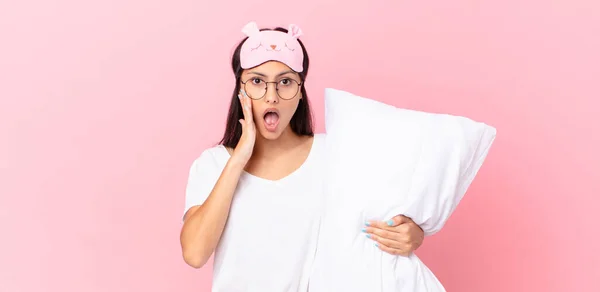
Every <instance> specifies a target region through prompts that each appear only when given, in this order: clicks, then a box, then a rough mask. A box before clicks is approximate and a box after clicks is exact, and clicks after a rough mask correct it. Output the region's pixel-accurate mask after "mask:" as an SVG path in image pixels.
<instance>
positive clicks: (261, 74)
mask: <svg viewBox="0 0 600 292" xmlns="http://www.w3.org/2000/svg"><path fill="white" fill-rule="evenodd" d="M289 73H296V72H294V71H292V70H288V71H284V72H281V73H279V74H277V76H275V77H279V76H283V75H285V74H289ZM248 74H255V75H258V76H262V77H267V75H266V74H263V73H260V72H256V71H250V72H248Z"/></svg>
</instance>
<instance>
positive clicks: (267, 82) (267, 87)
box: [241, 77, 304, 100]
mask: <svg viewBox="0 0 600 292" xmlns="http://www.w3.org/2000/svg"><path fill="white" fill-rule="evenodd" d="M253 79H256V77H252V78H250V79H248V80H246V81H241V82H242V84H243V85H244V91H245V92H246V94H247V95H248V97H250V98H251V99H253V100H260V99H261V98H263V97H265V95H266V94H267V91H269V83H275V92H277V96H279V98H281V99H283V100H292V99H294V98H295V97H296V96H297V95H298V92H300V89H301V88H302V85H303V84H304V83H303V82H298V81H296V80H295V79H292V78H286V79H288V80H290V81H293V82H295V83H296V84H298V90H297V91H296V93H295V94H294V95H293V96H292V97H291V98H283V97H281V95H280V94H279V88H278V85H279V82H280V81H281V80H279V81H264V80H262V79H261V81H262V82H264V83H265V93H263V95H262V96H261V97H259V98H254V97H252V96H250V94H248V90H246V83H248V81H250V80H253Z"/></svg>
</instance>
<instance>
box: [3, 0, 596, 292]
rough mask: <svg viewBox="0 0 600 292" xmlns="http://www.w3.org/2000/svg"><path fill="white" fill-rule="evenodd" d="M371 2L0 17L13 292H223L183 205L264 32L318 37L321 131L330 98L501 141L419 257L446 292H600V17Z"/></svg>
mask: <svg viewBox="0 0 600 292" xmlns="http://www.w3.org/2000/svg"><path fill="white" fill-rule="evenodd" d="M201 2H204V3H201ZM367 2H368V1H351V2H349V1H332V0H327V1H323V0H318V1H317V0H315V1H300V2H297V3H295V4H294V3H283V4H278V3H277V2H274V1H238V3H235V4H232V3H230V1H223V2H217V1H210V2H208V1H166V0H162V1H160V0H151V1H74V0H73V1H68V0H60V1H2V2H1V4H0V97H1V99H0V179H1V183H0V232H1V234H2V237H1V239H0V247H1V248H0V291H10V292H13V291H23V292H33V291H36V292H37V291H49V292H58V291H90V292H96V291H98V292H99V291H113V292H120V291H208V287H209V285H210V269H209V268H204V269H202V270H200V271H198V270H193V269H191V268H188V267H187V266H185V264H184V263H183V260H182V259H181V256H180V250H179V242H178V235H179V228H180V223H181V222H180V216H181V215H182V213H181V212H182V208H183V199H184V195H183V191H184V187H185V183H186V178H187V170H188V167H189V164H190V163H191V161H192V160H193V159H194V158H195V157H196V156H197V155H198V154H199V152H200V151H201V149H203V147H207V146H209V145H211V144H212V143H214V142H216V141H217V140H218V138H219V135H220V133H221V131H222V129H223V122H224V118H225V113H226V110H227V104H228V98H229V96H230V93H231V90H232V87H231V86H232V81H233V79H232V75H231V73H230V71H229V64H228V60H229V55H230V52H231V50H232V48H233V45H234V43H235V42H236V41H237V40H238V39H240V38H241V37H242V34H241V32H240V29H241V27H242V25H244V24H245V23H246V22H247V21H249V20H256V21H258V23H259V24H260V25H287V24H288V23H289V22H295V23H297V24H299V25H300V26H301V27H302V29H303V30H304V32H305V37H303V40H304V41H305V43H306V45H307V47H308V48H309V50H310V56H311V61H312V66H311V68H312V69H311V72H310V74H309V80H308V82H307V87H308V89H309V93H310V98H311V99H312V102H313V105H314V107H315V112H316V120H317V124H318V129H319V131H322V130H323V129H324V127H323V106H322V101H323V100H322V98H323V96H322V95H323V88H324V87H325V86H332V87H337V88H341V89H346V90H350V91H353V92H355V93H357V94H361V95H366V96H372V97H373V98H376V99H380V100H384V101H386V102H389V103H392V104H395V105H398V106H405V107H409V108H417V109H422V110H430V111H443V112H449V113H454V114H461V115H467V116H470V117H472V118H475V119H478V120H483V121H485V122H487V123H490V124H492V125H494V126H495V127H497V128H498V139H497V141H496V144H495V146H494V148H493V150H492V152H491V153H490V156H489V159H488V161H487V163H486V165H485V166H484V167H483V169H482V171H481V172H480V175H479V177H478V179H477V180H476V181H475V183H474V184H473V186H472V188H471V190H470V192H469V194H468V195H467V197H466V198H465V200H464V201H463V203H462V204H461V206H460V207H459V209H458V210H457V213H456V214H455V215H454V216H453V217H452V218H451V220H450V221H449V223H448V225H447V227H446V229H445V230H443V231H442V232H441V233H440V234H438V235H436V236H434V237H431V238H428V239H427V241H426V243H425V245H424V247H423V248H422V249H421V250H420V251H419V255H420V256H421V257H422V258H423V260H424V261H425V262H426V263H427V265H428V266H429V267H430V268H431V269H432V270H433V271H434V272H435V273H436V275H437V276H438V277H439V278H440V280H441V281H442V282H443V283H444V284H445V285H446V287H447V288H448V290H449V291H486V292H496V291H503V292H504V291H599V290H600V288H598V284H597V281H598V279H599V278H600V252H598V247H599V246H600V228H599V227H598V225H597V221H598V219H600V218H599V216H598V211H597V209H598V205H599V204H600V199H599V197H598V196H599V195H600V192H599V191H600V187H599V183H598V181H600V176H599V175H598V171H597V166H598V165H599V164H600V155H599V154H598V150H599V149H600V138H599V135H598V129H597V128H598V126H599V125H600V110H599V109H598V108H599V106H600V104H599V103H598V98H600V57H599V56H600V54H599V53H598V52H600V37H598V36H599V35H600V24H599V22H600V21H599V20H598V19H600V12H598V11H599V10H600V5H599V4H598V2H597V1H591V0H590V1H583V0H579V1H572V0H570V1H568V0H563V1H558V0H557V1H541V0H530V1H519V0H508V1H467V0H459V1H376V3H371V4H367ZM309 19H310V20H309ZM594 286H596V287H594Z"/></svg>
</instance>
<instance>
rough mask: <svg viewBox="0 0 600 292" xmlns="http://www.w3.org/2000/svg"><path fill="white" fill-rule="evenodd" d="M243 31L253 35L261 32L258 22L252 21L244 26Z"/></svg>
mask: <svg viewBox="0 0 600 292" xmlns="http://www.w3.org/2000/svg"><path fill="white" fill-rule="evenodd" d="M242 32H243V33H244V34H245V35H247V36H249V37H251V36H255V35H257V34H259V33H260V29H258V25H256V22H254V21H251V22H249V23H248V24H246V25H245V26H244V28H242Z"/></svg>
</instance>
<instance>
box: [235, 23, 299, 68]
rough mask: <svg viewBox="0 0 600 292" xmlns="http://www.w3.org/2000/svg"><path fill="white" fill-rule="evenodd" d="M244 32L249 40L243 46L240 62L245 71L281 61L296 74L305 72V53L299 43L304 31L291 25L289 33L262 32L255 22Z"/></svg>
mask: <svg viewBox="0 0 600 292" xmlns="http://www.w3.org/2000/svg"><path fill="white" fill-rule="evenodd" d="M242 32H243V33H244V34H246V35H247V36H248V39H247V40H246V41H245V42H244V44H243V45H242V48H241V51H240V61H241V65H242V68H243V69H248V68H252V67H255V66H258V65H260V64H262V63H265V62H267V61H279V62H281V63H283V64H286V65H287V66H288V67H290V68H292V70H294V71H296V72H302V70H304V68H303V66H302V62H303V61H304V53H303V52H302V47H301V46H300V43H299V42H298V37H299V36H301V35H302V30H300V28H299V27H298V26H296V25H294V24H290V26H289V30H288V32H287V33H285V32H281V31H274V30H266V31H260V29H259V28H258V26H257V25H256V23H255V22H250V23H248V24H246V25H245V26H244V28H243V29H242Z"/></svg>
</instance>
